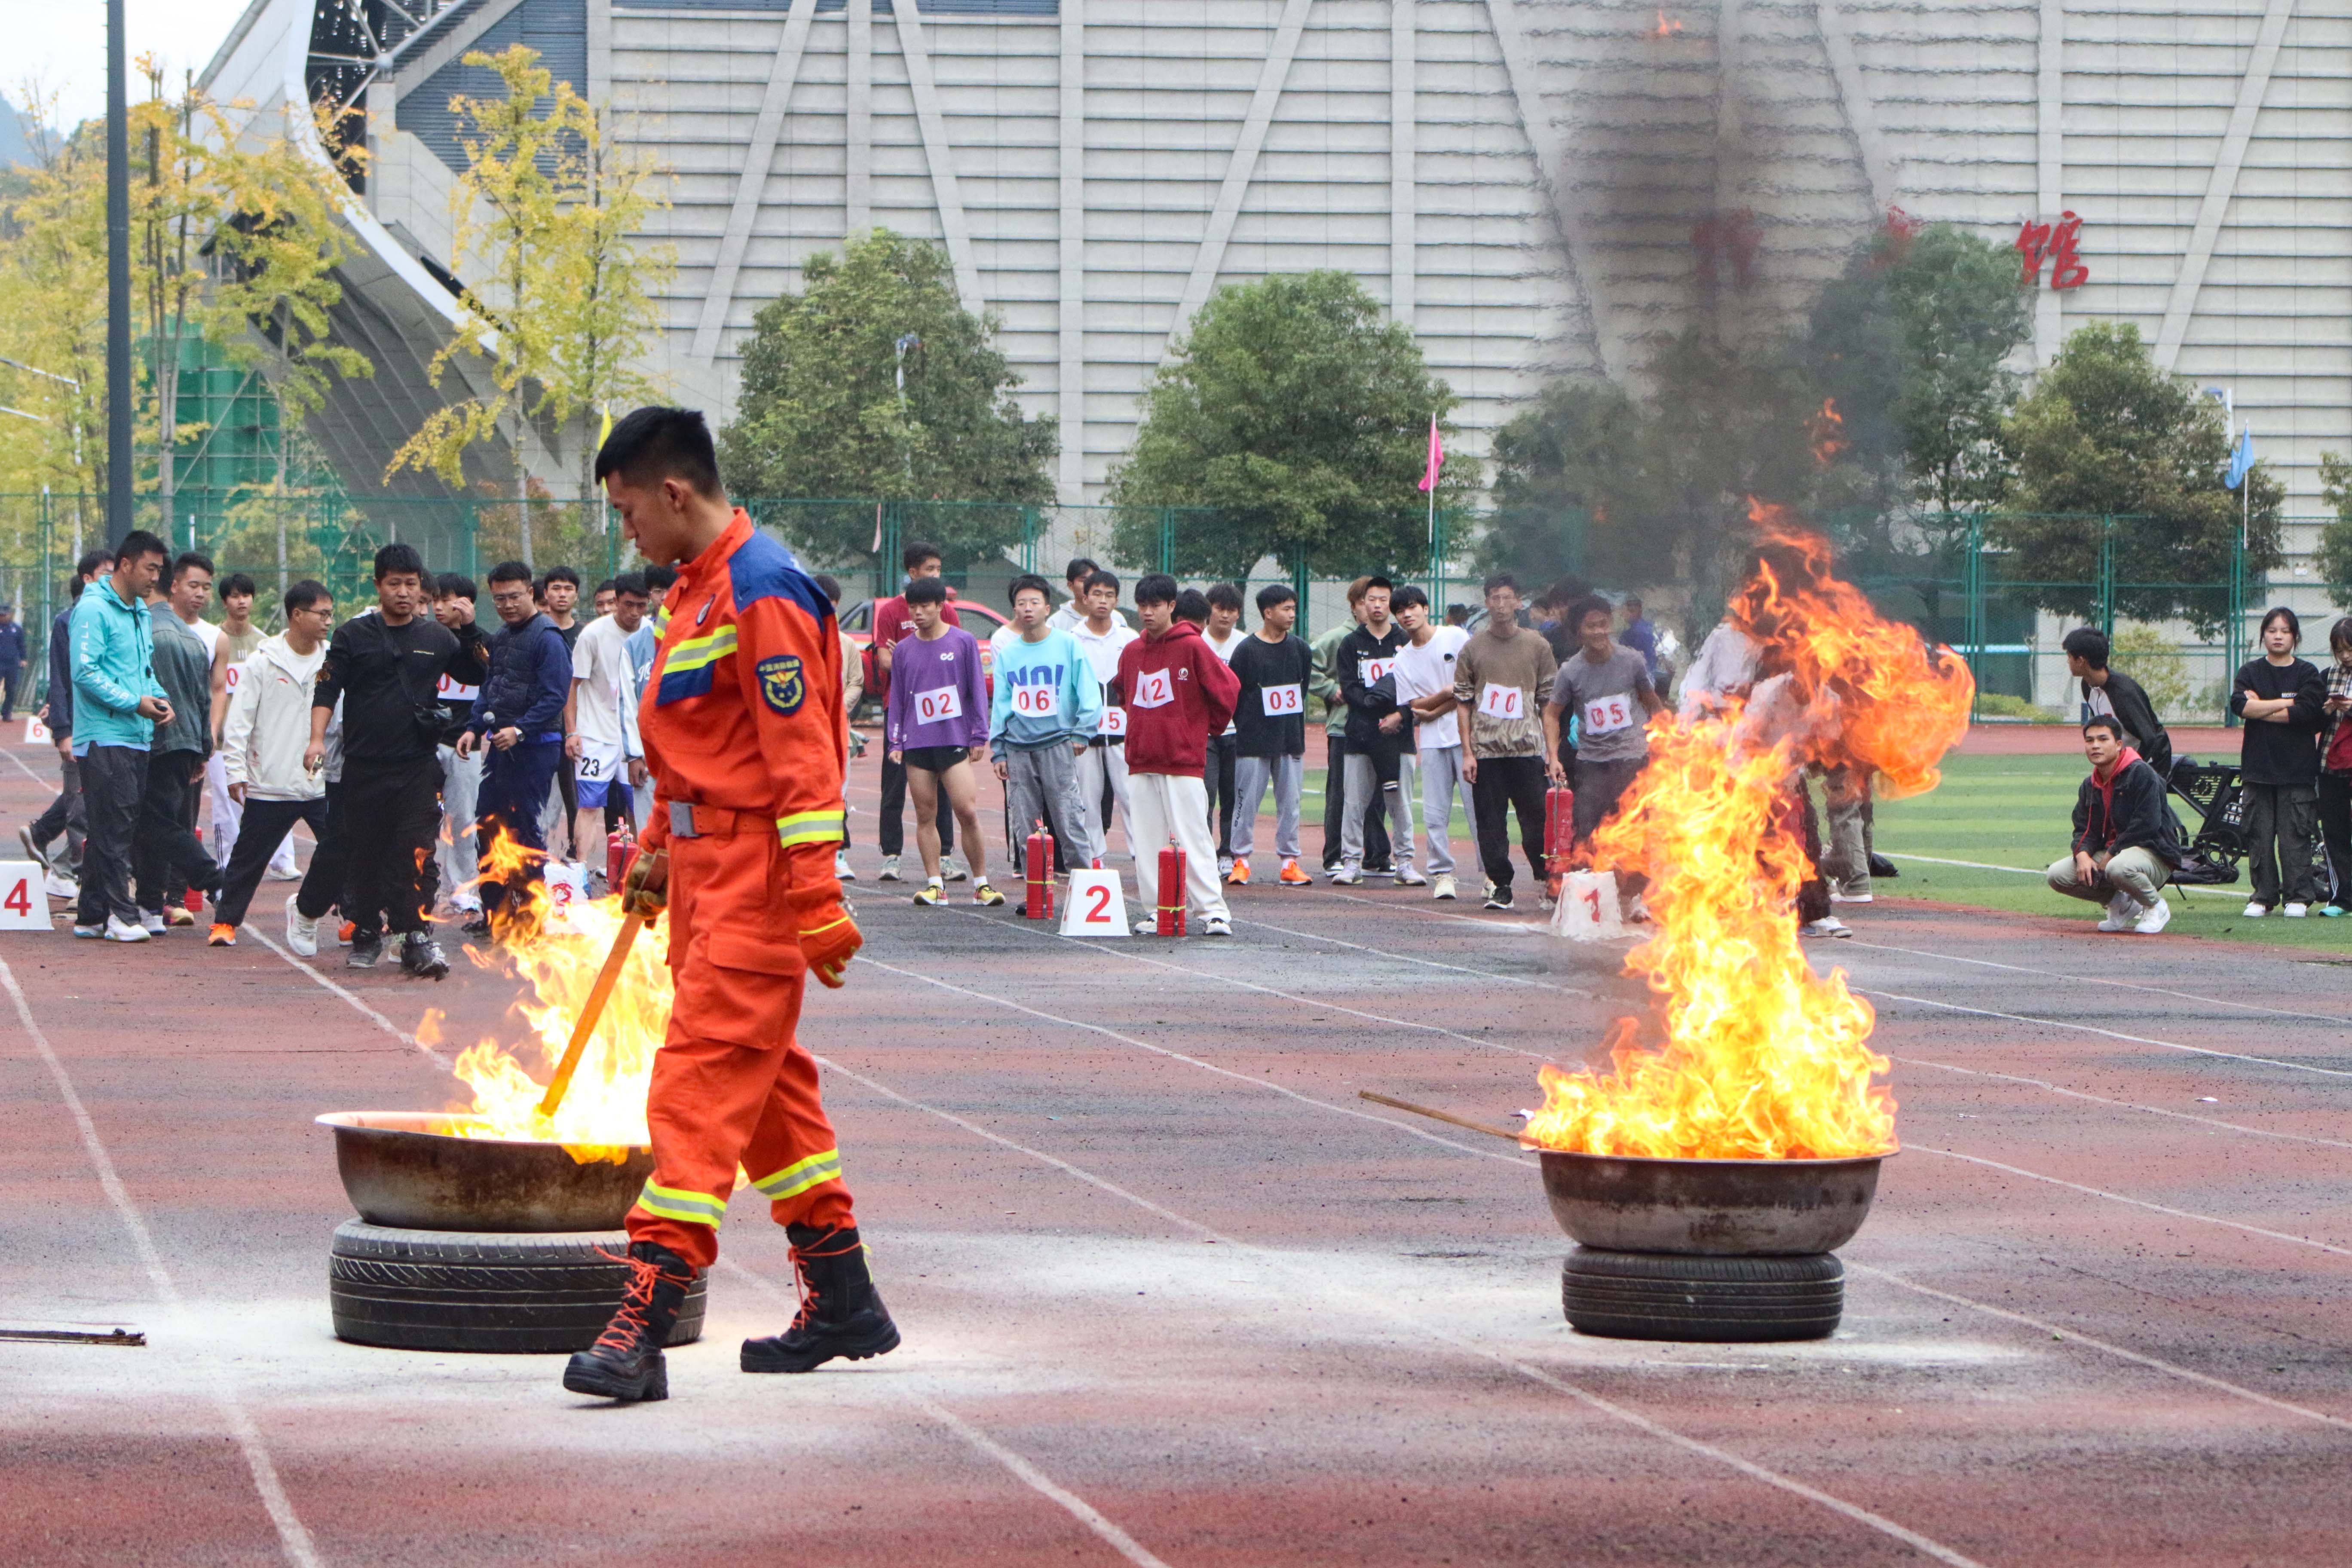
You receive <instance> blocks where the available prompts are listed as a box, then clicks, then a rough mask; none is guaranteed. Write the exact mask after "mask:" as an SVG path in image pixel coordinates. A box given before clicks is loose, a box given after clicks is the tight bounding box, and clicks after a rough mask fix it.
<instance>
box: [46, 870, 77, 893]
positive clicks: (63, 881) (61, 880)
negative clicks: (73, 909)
mask: <svg viewBox="0 0 2352 1568" xmlns="http://www.w3.org/2000/svg"><path fill="white" fill-rule="evenodd" d="M41 890H42V891H44V892H46V893H47V894H48V895H49V897H51V898H53V899H79V898H80V897H81V884H80V883H79V882H77V881H75V880H74V879H72V878H71V877H60V876H58V874H57V873H56V872H55V871H44V872H43V873H41Z"/></svg>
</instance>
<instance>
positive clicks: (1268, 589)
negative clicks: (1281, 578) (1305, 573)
mask: <svg viewBox="0 0 2352 1568" xmlns="http://www.w3.org/2000/svg"><path fill="white" fill-rule="evenodd" d="M1297 597H1298V595H1297V594H1296V593H1295V592H1293V591H1292V589H1291V586H1290V584H1287V583H1268V584H1266V585H1265V587H1263V588H1260V589H1259V590H1258V591H1257V613H1258V614H1259V615H1261V616H1262V615H1264V614H1265V613H1266V612H1267V611H1268V610H1270V609H1272V608H1274V607H1275V606H1276V605H1286V604H1288V603H1289V602H1290V601H1291V600H1293V599H1296V598H1297Z"/></svg>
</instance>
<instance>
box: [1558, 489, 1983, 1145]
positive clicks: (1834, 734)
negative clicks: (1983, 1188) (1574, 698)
mask: <svg viewBox="0 0 2352 1568" xmlns="http://www.w3.org/2000/svg"><path fill="white" fill-rule="evenodd" d="M1751 517H1752V518H1753V520H1754V521H1755V522H1756V524H1757V528H1758V532H1759V539H1760V542H1761V548H1760V550H1759V565H1758V567H1757V570H1756V572H1755V573H1754V574H1753V575H1752V576H1751V577H1750V579H1749V580H1748V582H1747V583H1746V584H1743V585H1742V586H1741V588H1740V590H1739V592H1738V594H1737V595H1734V597H1733V600H1732V604H1731V606H1730V611H1729V614H1730V617H1731V619H1732V620H1733V622H1734V623H1735V624H1736V625H1738V626H1739V627H1740V628H1741V629H1742V630H1744V631H1746V632H1747V633H1748V635H1749V636H1750V637H1753V638H1754V639H1755V641H1756V642H1757V644H1758V645H1759V648H1760V650H1761V657H1760V660H1759V668H1760V671H1761V674H1762V675H1763V676H1764V677H1765V678H1766V679H1764V680H1763V681H1761V682H1759V686H1758V688H1757V689H1756V691H1755V693H1754V694H1753V696H1752V697H1750V698H1748V699H1744V700H1735V701H1733V702H1732V703H1730V704H1729V705H1728V706H1727V708H1726V709H1724V710H1721V711H1718V712H1714V713H1709V714H1706V715H1703V716H1701V717H1699V718H1697V719H1696V720H1692V721H1677V720H1676V719H1675V718H1674V717H1673V716H1672V715H1671V714H1661V715H1659V716H1658V717H1657V718H1656V719H1654V720H1653V721H1651V725H1650V761H1649V765H1648V767H1647V768H1646V769H1645V770H1644V771H1643V774H1642V776H1641V778H1640V780H1639V781H1638V782H1637V783H1636V784H1635V785H1634V786H1633V789H1632V790H1630V791H1628V792H1627V796H1626V799H1625V800H1624V802H1623V803H1622V805H1620V806H1619V808H1618V811H1617V813H1616V815H1615V816H1612V817H1611V819H1610V820H1609V821H1608V822H1606V823H1604V824H1602V825H1601V829H1600V830H1599V832H1598V833H1597V834H1596V835H1595V836H1594V852H1595V861H1596V863H1597V864H1599V865H1601V866H1602V867H1604V868H1615V869H1618V870H1620V871H1625V872H1630V871H1643V872H1646V873H1647V874H1648V877H1649V886H1648V889H1647V890H1646V893H1645V895H1644V898H1645V900H1646V902H1647V903H1648V905H1649V908H1650V910H1651V912H1652V914H1653V916H1654V919H1655V920H1656V922H1657V924H1656V928H1655V934H1654V935H1653V936H1652V937H1651V938H1650V939H1649V940H1648V941H1647V942H1643V944H1642V945H1641V946H1639V947H1637V948H1635V949H1634V950H1633V952H1631V953H1630V954H1628V955H1627V957H1626V961H1625V966H1626V970H1627V972H1628V973H1634V974H1640V975H1642V976H1643V977H1644V978H1646V979H1647V980H1648V982H1649V984H1650V988H1651V989H1652V990H1653V991H1654V992H1655V993H1657V994H1658V995H1659V997H1660V998H1661V1006H1660V1012H1661V1015H1662V1019H1663V1023H1664V1040H1663V1041H1661V1042H1657V1043H1655V1044H1644V1043H1643V1041H1642V1039H1641V1038H1640V1036H1641V1034H1642V1026H1641V1024H1640V1022H1639V1021H1638V1020H1636V1019H1633V1018H1623V1019H1620V1020H1619V1021H1618V1023H1617V1025H1616V1026H1615V1027H1614V1028H1613V1029H1612V1031H1611V1033H1610V1037H1609V1046H1610V1055H1611V1059H1612V1064H1613V1066H1612V1070H1611V1071H1610V1072H1609V1073H1608V1074H1606V1075H1605V1076H1603V1075H1601V1074H1597V1073H1595V1072H1593V1071H1592V1070H1591V1069H1590V1068H1578V1069H1577V1070H1575V1071H1573V1072H1570V1071H1563V1070H1562V1069H1560V1068H1556V1067H1550V1066H1546V1067H1545V1068H1543V1069H1542V1072H1541V1074H1540V1077H1541V1080H1542V1083H1543V1088H1544V1105H1543V1109H1542V1110H1539V1111H1538V1112H1537V1113H1536V1114H1535V1115H1534V1116H1533V1117H1532V1118H1531V1119H1530V1120H1529V1121H1528V1126H1527V1131H1526V1139H1527V1142H1528V1143H1530V1144H1531V1145H1534V1146H1536V1147H1538V1148H1546V1149H1561V1150H1571V1151H1578V1152H1588V1153H1599V1154H1633V1155H1646V1156H1651V1157H1655V1158H1669V1159H1836V1158H1843V1157H1848V1156H1853V1155H1861V1154H1877V1153H1885V1152H1890V1151H1892V1150H1893V1149H1894V1148H1895V1100H1894V1097H1893V1095H1892V1094H1891V1093H1889V1091H1888V1090H1887V1089H1886V1088H1885V1086H1884V1085H1883V1084H1879V1083H1874V1081H1873V1079H1874V1078H1877V1077H1880V1076H1882V1075H1884V1074H1885V1072H1886V1071H1887V1069H1888V1063H1887V1060H1886V1058H1885V1057H1883V1056H1880V1055H1879V1054H1878V1053H1877V1052H1875V1051H1874V1050H1872V1049H1871V1048H1870V1045H1869V1038H1870V1030H1871V1026H1872V1023H1873V1022H1874V1016H1873V1014H1872V1012H1871V1008H1870V1005H1869V1004H1868V1003H1866V1002H1864V1001H1863V1000H1862V999H1861V998H1860V997H1857V996H1855V995H1854V994H1853V993H1852V992H1851V991H1850V990H1849V989H1848V988H1847V985H1846V980H1845V973H1844V971H1843V970H1836V969H1833V970H1832V971H1831V972H1830V973H1828V974H1827V975H1822V974H1817V973H1814V972H1813V969H1812V966H1811V964H1810V963H1808V962H1807V961H1806V958H1805V954H1804V951H1803V949H1802V947H1801V943H1800V939H1799V937H1798V934H1797V922H1796V919H1795V915H1794V912H1793V910H1794V904H1795V900H1796V896H1797V888H1798V884H1799V883H1800V882H1801V881H1802V880H1803V879H1805V878H1806V877H1807V876H1809V875H1810V874H1811V866H1810V865H1809V863H1808V862H1807V859H1806V857H1805V851H1804V844H1803V839H1802V837H1801V825H1800V824H1799V823H1798V822H1797V820H1796V819H1795V818H1794V816H1793V815H1792V806H1791V796H1790V780H1791V778H1792V777H1793V776H1795V775H1796V774H1797V773H1798V770H1800V769H1802V768H1804V767H1807V766H1809V765H1817V766H1821V767H1824V768H1843V769H1848V770H1851V771H1852V772H1853V773H1857V774H1859V775H1861V776H1863V777H1870V776H1872V775H1875V776H1876V778H1877V780H1878V787H1879V789H1880V791H1881V793H1883V794H1886V795H1913V794H1916V793H1918V792H1920V791H1922V790H1926V789H1930V788H1932V787H1934V785H1935V783H1936V780H1937V764H1938V763H1939V762H1940V761H1941V759H1942V757H1943V754H1944V753H1945V752H1947V751H1948V750H1950V749H1951V748H1952V747H1953V746H1954V745H1956V744H1958V742H1959V741H1960V739H1961V738H1962V736H1963V735H1965V734H1966V733H1967V730H1968V721H1969V702H1970V700H1971V698H1972V696H1973V695H1974V688H1975V683H1974V681H1973V680H1972V679H1971V678H1970V676H1969V670H1968V667H1967V666H1966V665H1964V664H1962V663H1961V662H1960V661H1959V659H1958V658H1955V657H1954V656H1953V655H1952V653H1951V651H1950V650H1949V649H1948V648H1937V649H1934V650H1932V651H1931V650H1930V649H1929V648H1927V647H1926V645H1924V644H1923V643H1922V642H1921V641H1920V639H1919V637H1918V634H1917V633H1916V632H1915V631H1913V630H1912V629H1911V628H1910V627H1908V626H1899V625H1896V624H1895V623H1892V622H1889V621H1886V620H1885V619H1883V618H1881V617H1880V616H1878V614H1877V613H1876V612H1875V611H1874V610H1873V609H1872V608H1871V606H1870V605H1869V603H1868V601H1867V600H1865V599H1864V597H1863V595H1861V593H1860V592H1858V591H1857V590H1856V589H1854V588H1853V586H1852V585H1851V584H1846V583H1842V582H1839V581H1838V580H1837V579H1836V578H1834V577H1832V575H1831V574H1830V553H1829V548H1828V546H1827V545H1826V544H1825V543H1824V542H1822V540H1821V539H1819V538H1817V537H1815V536H1813V535H1811V534H1809V533H1806V532H1804V531H1801V530H1800V529H1798V528H1797V527H1795V526H1794V524H1793V523H1792V522H1791V521H1790V519H1789V517H1788V516H1787V514H1786V513H1785V512H1783V511H1781V510H1780V509H1777V508H1769V507H1763V506H1760V505H1758V506H1752V507H1751Z"/></svg>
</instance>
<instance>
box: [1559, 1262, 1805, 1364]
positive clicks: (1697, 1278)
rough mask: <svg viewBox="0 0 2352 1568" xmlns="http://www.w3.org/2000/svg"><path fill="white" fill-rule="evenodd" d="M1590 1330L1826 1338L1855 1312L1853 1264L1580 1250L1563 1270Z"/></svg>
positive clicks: (1570, 1300) (1565, 1289)
mask: <svg viewBox="0 0 2352 1568" xmlns="http://www.w3.org/2000/svg"><path fill="white" fill-rule="evenodd" d="M1559 1289H1560V1305H1561V1307H1562V1308H1563V1310H1565V1311H1566V1313H1567V1315H1568V1321H1569V1325H1570V1327H1571V1328H1574V1329H1575V1330H1576V1331H1578V1332H1580V1333H1587V1334H1596V1335H1600V1336H1602V1337H1604V1338H1609V1339H1621V1340H1688V1341H1695V1342H1701V1343H1738V1342H1761V1341H1769V1340H1818V1339H1826V1338H1827V1337H1829V1335H1830V1334H1831V1333H1832V1332H1834V1331H1836V1329H1837V1326H1838V1320H1839V1318H1840V1317H1841V1316H1842V1315H1843V1312H1844V1310H1845V1266H1844V1265H1843V1264H1841V1263H1840V1262H1839V1261H1838V1260H1837V1259H1836V1258H1834V1257H1832V1256H1831V1255H1830V1254H1828V1253H1820V1254H1815V1255H1811V1256H1806V1257H1798V1258H1696V1257H1685V1256H1683V1255H1681V1254H1675V1253H1663V1252H1610V1251H1604V1250H1602V1249H1601V1248H1599V1247H1579V1248H1577V1249H1576V1251H1575V1252H1573V1253H1571V1254H1570V1255H1569V1258H1568V1261H1567V1262H1566V1263H1564V1264H1562V1265H1561V1266H1560V1279H1559Z"/></svg>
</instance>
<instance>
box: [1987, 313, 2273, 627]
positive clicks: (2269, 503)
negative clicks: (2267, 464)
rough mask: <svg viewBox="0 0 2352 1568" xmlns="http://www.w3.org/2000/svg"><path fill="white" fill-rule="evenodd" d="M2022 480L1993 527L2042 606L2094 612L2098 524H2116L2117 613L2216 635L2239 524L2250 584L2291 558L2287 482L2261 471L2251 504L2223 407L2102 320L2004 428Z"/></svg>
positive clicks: (2076, 340)
mask: <svg viewBox="0 0 2352 1568" xmlns="http://www.w3.org/2000/svg"><path fill="white" fill-rule="evenodd" d="M2002 439H2003V441H2004V443H2005V445H2006V446H2007V447H2009V449H2010V451H2011V453H2012V454H2013V457H2014V460H2015V463H2016V477H2015V479H2013V480H2012V481H2011V484H2010V486H2009V489H2008V492H2007V494H2006V496H2005V497H2004V501H2005V506H2006V510H2003V511H2002V512H2000V513H1998V514H1996V515H1995V516H1994V517H1993V518H1992V519H1991V520H1990V526H1989V527H1988V529H1987V537H1988V538H1989V539H1990V541H1991V542H1992V543H1994V544H1996V545H1998V546H2000V547H2001V548H2003V549H2006V550H2009V551H2011V552H2012V553H2013V555H2014V557H2015V559H2014V560H2013V561H2012V562H2011V563H2010V566H2009V569H2008V571H2009V574H2010V575H2011V577H2012V578H2013V579H2014V580H2015V581H2017V582H2020V583H2023V584H2042V585H2041V586H2033V587H2029V588H2027V589H2026V590H2025V592H2026V593H2027V594H2028V595H2030V596H2031V597H2032V601H2033V602H2034V603H2035V604H2036V605H2038V606H2039V607H2040V608H2042V609H2045V610H2051V611H2054V612H2056V613H2058V614H2060V615H2069V616H2087V615H2089V614H2091V613H2093V612H2094V610H2095V607H2096V600H2097V595H2096V592H2095V587H2094V584H2095V582H2096V580H2097V578H2098V563H2099V547H2100V533H2101V530H2102V528H2103V527H2104V526H2105V524H2104V523H2103V521H2102V519H2104V518H2107V517H2112V518H2114V519H2115V520H2116V521H2115V522H2114V524H2113V526H2114V530H2115V581H2116V584H2117V589H2116V602H2115V606H2114V608H2115V610H2116V614H2118V615H2124V616H2131V617H2132V618H2134V619H2137V620H2146V621H2161V620H2168V619H2171V618H2174V617H2176V616H2179V617H2183V618H2186V619H2187V620H2188V621H2189V623H2190V624H2191V625H2193V626H2197V627H2198V628H2199V629H2200V631H2202V632H2204V633H2206V634H2207V635H2212V634H2214V633H2216V632H2218V631H2219V630H2220V629H2221V626H2222V625H2223V624H2224V623H2225V622H2226V620H2227V618H2228V601H2227V595H2226V594H2225V593H2224V592H2222V591H2221V587H2220V586H2219V585H2221V584H2227V583H2228V582H2229V580H2230V569H2231V555H2232V553H2233V552H2234V551H2235V550H2236V548H2237V545H2238V541H2239V537H2240V532H2241V530H2242V531H2243V533H2244V537H2245V569H2246V574H2247V575H2248V577H2249V578H2250V579H2251V578H2252V577H2255V576H2257V575H2259V574H2263V573H2265V572H2269V571H2271V570H2273V569H2274V568H2276V567H2277V566H2278V565H2279V564H2280V563H2281V562H2282V561H2283V560H2284V555H2283V554H2282V552H2281V551H2280V547H2279V508H2280V505H2281V503H2282V502H2283V501H2284V500H2285V496H2286V490H2285V487H2284V486H2283V485H2281V484H2280V483H2279V482H2278V481H2277V480H2276V479H2273V478H2272V477H2271V476H2270V474H2269V473H2268V472H2266V471H2265V470H2264V469H2263V468H2260V467H2256V468H2254V469H2253V470H2252V472H2251V473H2249V474H2248V475H2247V477H2246V481H2245V482H2246V486H2247V496H2246V498H2245V505H2244V510H2241V500H2240V497H2239V494H2238V492H2237V491H2236V490H2233V489H2229V488H2228V487H2227V486H2226V485H2225V484H2224V483H2223V482H2222V481H2223V477H2224V473H2225V471H2226V470H2227V468H2228V467H2229V462H2230V448H2231V432H2230V428H2229V425H2228V423H2227V421H2226V419H2225V418H2224V416H2223V414H2222V411H2221V405H2220V404H2218V403H2215V402H2214V401H2213V400H2212V399H2210V398H2208V397H2206V396H2204V395H2201V394H2200V393H2199V392H2198V391H2197V389H2196V387H2195V386H2194V384H2191V383H2190V382H2189V381H2187V380H2185V379H2183V378H2182V377H2179V376H2176V375H2169V374H2166V373H2165V372H2163V371H2161V370H2159V369H2158V368H2157V365H2156V362H2155V360H2154V359H2153V358H2152V357H2151V356H2150V354H2149V353H2148V348H2147V344H2146V343H2145V342H2141V341H2140V335H2139V329H2138V328H2137V327H2136V326H2133V325H2131V324H2129V323H2121V324H2118V323H2114V322H2096V323H2094V324H2093V325H2090V326H2087V327H2084V328H2082V329H2081V330H2079V331H2076V332H2075V333H2074V335H2073V336H2072V337H2070V338H2068V339H2067V340H2066V346H2065V349H2064V351H2063V353H2060V354H2059V356H2058V358H2057V359H2056V360H2055V361H2054V362H2053V363H2052V364H2051V366H2050V368H2049V369H2048V370H2046V371H2044V372H2043V373H2042V376H2041V378H2040V380H2039V381H2038V382H2037V383H2036V384H2035V385H2034V388H2033V390H2032V393H2030V394H2028V395H2026V397H2025V398H2024V399H2023V400H2022V401H2021V402H2020V403H2019V404H2018V405H2017V407H2016V409H2015V410H2014V411H2013V412H2012V413H2011V415H2010V416H2009V417H2008V419H2007V420H2005V421H2004V422H2003V425H2002Z"/></svg>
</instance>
